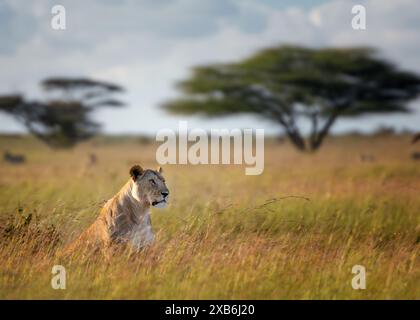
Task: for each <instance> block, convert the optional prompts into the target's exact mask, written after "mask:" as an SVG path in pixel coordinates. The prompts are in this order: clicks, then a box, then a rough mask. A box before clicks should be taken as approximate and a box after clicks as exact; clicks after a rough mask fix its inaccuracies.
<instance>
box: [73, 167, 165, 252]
mask: <svg viewBox="0 0 420 320" xmlns="http://www.w3.org/2000/svg"><path fill="white" fill-rule="evenodd" d="M161 173H162V170H161V168H159V169H158V170H157V171H154V170H143V169H142V168H141V167H140V166H139V165H135V166H133V167H132V168H131V169H130V176H131V178H130V180H129V181H128V182H127V183H126V184H125V185H124V186H123V187H122V188H121V190H120V191H119V192H118V193H117V194H116V195H115V196H114V197H112V198H111V199H110V200H108V201H107V202H106V204H105V205H104V207H103V208H102V209H101V212H100V214H99V216H98V217H97V218H96V220H95V221H94V222H93V223H92V225H90V227H88V228H87V229H86V230H85V231H84V232H83V233H82V234H81V235H80V236H79V238H78V239H76V240H75V241H74V242H73V243H72V244H71V245H70V246H69V247H68V248H67V249H66V250H65V252H66V253H76V252H86V250H88V251H89V252H91V251H92V250H93V251H97V250H104V249H108V248H110V247H111V246H112V245H113V244H128V245H130V246H131V247H132V248H133V249H135V250H139V249H141V248H143V247H144V246H146V245H148V244H150V243H151V242H152V241H153V238H154V235H153V231H152V226H151V219H150V206H151V205H152V206H155V207H163V206H165V205H166V203H167V201H168V196H169V190H168V188H167V187H166V184H165V179H164V178H163V176H162V174H161Z"/></svg>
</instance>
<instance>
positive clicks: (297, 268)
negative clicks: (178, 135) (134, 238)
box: [0, 136, 420, 299]
mask: <svg viewBox="0 0 420 320" xmlns="http://www.w3.org/2000/svg"><path fill="white" fill-rule="evenodd" d="M12 140H13V141H12ZM408 141H409V138H408V137H404V136H401V137H386V138H384V137H376V138H370V140H369V139H364V138H360V137H343V138H336V139H330V140H329V141H327V143H326V145H325V148H324V149H322V150H321V152H320V153H318V154H315V155H301V154H298V153H296V152H295V151H294V150H293V149H292V148H291V147H290V146H288V145H287V144H277V143H270V142H269V143H268V144H267V145H266V155H265V170H264V173H263V174H262V175H260V176H245V174H244V168H243V167H240V166H166V167H165V168H164V169H165V178H166V180H167V182H168V186H169V188H170V190H171V204H170V206H169V207H168V208H167V209H165V210H159V209H153V214H152V222H153V226H154V229H155V232H156V233H157V239H156V242H155V243H154V245H153V246H151V247H150V248H149V249H147V250H146V251H144V252H141V253H139V254H132V253H130V252H120V253H118V254H115V255H114V256H112V257H111V259H110V260H109V261H108V260H105V259H103V258H102V257H101V256H93V257H92V256H91V257H89V258H78V259H73V260H69V259H61V258H59V255H57V253H58V252H59V251H60V249H61V248H62V247H63V246H64V245H65V244H66V243H67V242H69V241H70V240H71V239H73V238H74V237H76V236H77V234H79V233H80V232H81V231H82V230H83V229H84V228H86V227H87V226H88V225H89V223H91V222H92V221H93V219H94V218H95V216H96V215H97V213H98V210H99V208H100V206H101V204H102V203H103V201H104V200H106V199H108V198H110V197H111V196H113V195H114V194H115V193H116V192H117V191H118V190H119V188H120V187H121V186H122V185H123V183H124V182H125V181H126V180H127V179H128V169H129V166H130V165H131V164H133V163H137V162H138V163H141V164H142V165H143V166H144V167H154V166H155V165H156V163H155V160H154V151H155V148H156V146H154V145H153V144H141V143H138V142H137V141H135V140H133V139H130V140H122V141H117V142H118V143H117V142H113V141H111V142H107V140H106V139H100V140H96V141H92V142H89V143H87V144H84V145H81V146H78V147H77V148H76V149H75V150H73V151H58V152H54V151H51V150H48V149H47V148H45V147H44V146H42V145H41V144H39V143H38V142H36V141H34V140H33V139H32V138H23V139H16V138H5V137H3V138H0V145H1V146H2V149H12V146H11V144H13V151H14V152H24V153H25V154H26V156H27V158H28V162H27V164H25V165H22V166H12V165H9V164H6V163H2V164H1V168H0V225H1V227H0V233H1V234H0V298H3V299H10V298H19V299H28V298H47V299H50V298H59V299H74V298H81V299H85V298H93V299H112V298H134V299H137V298H139V299H170V298H174V299H185V298H186V299H206V298H208V299H232V298H233V299H292V298H296V299H389V298H396V299H419V298H420V280H419V279H420V272H419V271H420V268H419V260H418V250H419V242H420V235H419V231H420V228H419V220H420V197H419V190H420V164H419V163H416V162H414V161H412V160H411V159H410V158H409V153H410V147H409V144H408ZM90 152H94V153H95V154H96V155H97V156H98V159H99V162H98V164H97V165H95V166H90V167H89V166H87V165H86V163H87V161H88V154H89V153H90ZM361 153H372V154H374V155H375V158H376V161H375V162H371V163H364V162H360V161H359V154H361ZM55 264H62V265H63V266H65V268H66V271H67V288H66V289H65V290H54V289H52V288H51V285H50V282H51V277H52V274H51V268H52V266H53V265H55ZM355 264H359V265H363V266H365V267H366V270H367V281H366V284H367V288H366V290H354V289H353V288H352V286H351V279H352V277H353V276H354V275H353V274H352V273H351V269H352V266H353V265H355Z"/></svg>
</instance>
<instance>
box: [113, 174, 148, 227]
mask: <svg viewBox="0 0 420 320" xmlns="http://www.w3.org/2000/svg"><path fill="white" fill-rule="evenodd" d="M135 188H137V186H136V185H135V183H134V182H133V181H132V180H131V179H130V180H129V181H128V182H127V183H126V184H125V186H124V187H123V188H122V189H121V191H120V192H119V199H118V202H119V204H120V205H121V207H122V208H124V209H125V210H124V211H126V212H125V213H126V214H129V215H130V216H132V217H135V218H136V219H143V218H144V216H145V215H148V214H150V203H149V202H148V201H147V199H141V198H140V199H138V198H137V197H136V196H135V195H136V194H137V192H136V191H137V190H135Z"/></svg>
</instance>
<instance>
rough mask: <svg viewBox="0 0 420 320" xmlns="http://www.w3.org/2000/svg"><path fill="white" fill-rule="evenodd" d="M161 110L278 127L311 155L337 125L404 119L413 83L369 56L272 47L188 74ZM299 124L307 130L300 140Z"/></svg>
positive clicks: (415, 90)
mask: <svg viewBox="0 0 420 320" xmlns="http://www.w3.org/2000/svg"><path fill="white" fill-rule="evenodd" d="M177 87H178V88H179V89H180V90H181V91H182V92H183V93H184V96H183V97H181V98H179V99H175V100H171V101H167V102H165V103H164V104H163V108H164V109H166V110H167V111H169V112H171V113H175V114H203V115H205V116H209V117H215V116H224V115H231V114H237V113H253V114H256V115H258V116H261V117H265V118H268V119H270V120H272V121H273V122H275V123H277V124H279V125H280V126H281V127H282V128H283V129H284V130H285V132H286V134H287V135H288V137H289V138H290V140H291V142H292V143H293V144H294V145H295V146H296V147H297V148H298V149H300V150H316V149H318V148H319V147H320V145H321V144H322V142H323V140H324V138H325V136H326V135H327V134H328V132H329V131H330V129H331V127H332V126H333V124H334V123H335V122H336V120H337V119H338V118H339V117H350V116H351V117H354V116H360V115H365V114H369V113H393V112H409V111H410V110H409V109H408V107H407V102H409V101H410V100H412V99H414V98H416V97H417V96H418V94H419V92H420V78H419V76H418V75H416V74H413V73H411V72H408V71H403V70H399V69H398V68H397V67H396V66H395V65H393V64H391V63H390V62H388V61H386V60H384V59H382V58H380V57H378V55H377V53H376V52H375V50H373V49H371V48H324V49H312V48H304V47H298V46H279V47H274V48H269V49H265V50H262V51H260V52H258V53H256V54H255V55H253V56H251V57H249V58H247V59H245V60H243V61H240V62H237V63H229V64H214V65H207V66H199V67H195V68H193V70H192V75H191V77H190V78H189V79H186V80H184V81H181V82H179V83H178V84H177ZM300 119H306V120H308V121H309V122H310V127H311V129H310V133H309V135H308V138H307V139H305V138H304V136H303V134H302V132H301V128H299V126H298V122H299V120H300Z"/></svg>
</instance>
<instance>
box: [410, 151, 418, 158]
mask: <svg viewBox="0 0 420 320" xmlns="http://www.w3.org/2000/svg"><path fill="white" fill-rule="evenodd" d="M411 159H413V160H420V151H414V152H413V153H412V154H411Z"/></svg>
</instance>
